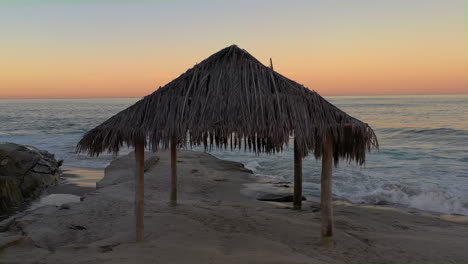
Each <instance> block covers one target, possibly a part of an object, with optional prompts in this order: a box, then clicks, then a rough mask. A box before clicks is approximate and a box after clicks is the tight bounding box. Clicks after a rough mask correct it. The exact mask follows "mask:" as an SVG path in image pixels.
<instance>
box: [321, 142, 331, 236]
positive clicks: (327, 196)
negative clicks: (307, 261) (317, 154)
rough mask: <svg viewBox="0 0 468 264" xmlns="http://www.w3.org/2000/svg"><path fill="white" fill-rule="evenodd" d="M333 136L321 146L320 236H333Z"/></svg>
mask: <svg viewBox="0 0 468 264" xmlns="http://www.w3.org/2000/svg"><path fill="white" fill-rule="evenodd" d="M332 163H333V137H332V136H328V137H327V139H326V141H325V145H324V147H323V156H322V177H321V195H320V207H321V209H320V211H321V218H322V237H323V238H331V237H333V205H332V183H333V181H332V169H333V167H332V166H333V164H332Z"/></svg>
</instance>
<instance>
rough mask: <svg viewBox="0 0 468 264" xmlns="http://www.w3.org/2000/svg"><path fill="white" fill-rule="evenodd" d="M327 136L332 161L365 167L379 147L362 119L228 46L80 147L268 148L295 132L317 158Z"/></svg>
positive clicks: (274, 147)
mask: <svg viewBox="0 0 468 264" xmlns="http://www.w3.org/2000/svg"><path fill="white" fill-rule="evenodd" d="M327 135H332V136H333V138H334V150H333V155H334V159H335V161H338V159H339V158H344V159H347V160H350V161H351V160H354V161H356V162H358V163H359V164H363V163H364V161H365V156H366V151H369V150H370V148H371V147H372V146H375V147H377V146H378V143H377V138H376V136H375V134H374V132H373V130H372V129H371V128H370V127H369V126H368V125H367V124H366V123H363V122H361V121H359V120H357V119H355V118H353V117H351V116H349V115H348V114H346V113H345V112H343V111H341V110H340V109H338V108H337V107H335V106H333V105H332V104H330V103H329V102H328V101H327V100H325V99H324V98H322V97H321V96H320V95H318V94H317V93H316V92H314V91H311V90H309V89H307V88H305V87H304V86H303V85H301V84H299V83H296V82H294V81H292V80H290V79H288V78H286V77H284V76H283V75H281V74H279V73H277V72H275V71H274V70H272V69H271V68H270V67H266V66H264V65H263V64H262V63H260V62H259V61H258V60H257V59H256V58H254V57H253V56H252V55H250V54H249V53H248V52H247V51H245V50H243V49H240V48H239V47H237V46H235V45H233V46H230V47H227V48H225V49H223V50H221V51H219V52H217V53H215V54H213V55H211V56H210V57H209V58H207V59H205V60H204V61H202V62H201V63H199V64H197V65H195V66H194V67H193V68H191V69H189V70H188V71H187V72H185V73H184V74H182V75H181V76H179V77H178V78H176V79H175V80H173V81H172V82H170V83H168V84H167V85H165V86H164V87H162V88H159V89H158V90H156V91H155V92H153V93H152V94H150V95H148V96H145V97H144V98H143V99H141V100H140V101H138V102H137V103H135V104H134V105H133V106H131V107H129V108H127V109H125V110H123V111H121V112H120V113H118V114H116V115H114V116H113V117H111V118H110V119H109V120H107V121H105V122H104V123H102V124H101V125H99V126H98V127H96V128H94V129H92V130H91V131H89V132H88V133H86V134H85V136H84V137H83V139H81V141H80V142H79V143H78V150H79V151H81V152H89V154H91V155H98V154H99V153H102V152H104V151H106V150H108V151H111V152H117V151H119V149H120V147H121V146H122V145H123V144H127V145H128V146H134V145H135V142H137V141H144V142H147V143H148V145H149V148H150V149H152V150H157V149H158V148H160V147H162V148H163V149H167V148H169V146H170V142H171V141H173V140H176V141H177V142H178V144H179V145H181V146H186V145H187V144H190V145H204V146H205V147H207V148H211V147H213V146H215V147H230V148H241V147H244V148H248V149H249V150H252V151H255V152H267V153H268V152H277V151H281V150H282V149H283V147H284V146H285V145H287V144H288V142H289V139H290V137H291V136H294V137H295V139H296V142H297V148H298V151H299V152H300V153H301V155H302V156H303V157H304V156H306V155H307V154H309V153H310V152H312V153H314V155H315V157H316V158H319V157H321V156H322V150H323V142H324V141H325V138H326V136H327ZM146 139H147V141H146Z"/></svg>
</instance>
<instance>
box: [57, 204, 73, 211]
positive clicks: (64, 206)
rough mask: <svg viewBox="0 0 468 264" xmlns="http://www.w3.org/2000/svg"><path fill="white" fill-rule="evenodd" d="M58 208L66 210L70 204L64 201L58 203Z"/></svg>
mask: <svg viewBox="0 0 468 264" xmlns="http://www.w3.org/2000/svg"><path fill="white" fill-rule="evenodd" d="M59 209H60V210H68V209H70V204H67V203H64V204H62V205H60V207H59Z"/></svg>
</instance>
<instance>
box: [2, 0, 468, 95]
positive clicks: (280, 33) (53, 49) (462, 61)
mask: <svg viewBox="0 0 468 264" xmlns="http://www.w3.org/2000/svg"><path fill="white" fill-rule="evenodd" d="M467 16H468V0H447V1H442V0H392V1H384V0H353V1H347V0H346V1H345V0H323V1H319V0H315V1H314V0H304V1H301V0H290V1H281V0H237V1H236V0H229V1H228V0H226V1H222V0H200V1H182V0H174V1H163V0H159V1H158V0H146V1H145V0H140V1H129V0H0V98H88V97H142V96H145V95H147V94H149V93H151V92H153V91H154V90H156V89H158V87H160V86H164V85H165V84H166V83H168V82H170V81H171V80H173V79H175V78H177V77H178V76H179V75H180V74H182V73H183V72H185V71H186V70H187V69H188V68H191V67H193V66H194V65H195V63H197V62H200V61H202V60H203V59H205V58H206V57H208V56H209V55H211V54H212V53H215V52H217V51H219V50H221V49H222V48H225V47H227V46H229V45H232V44H237V45H238V46H239V47H241V48H243V49H246V50H247V51H249V53H251V54H252V55H253V56H255V57H257V58H258V59H259V60H260V61H261V62H263V63H264V64H266V65H268V64H269V59H270V58H272V59H273V64H274V68H275V71H277V72H279V73H281V74H283V75H285V76H286V77H288V78H290V79H293V80H295V81H297V82H299V83H301V84H303V85H305V86H306V87H308V88H310V89H312V90H315V91H317V92H319V93H320V94H322V95H326V96H327V95H400V94H466V93H468V31H467V30H468V29H467V28H468V18H467Z"/></svg>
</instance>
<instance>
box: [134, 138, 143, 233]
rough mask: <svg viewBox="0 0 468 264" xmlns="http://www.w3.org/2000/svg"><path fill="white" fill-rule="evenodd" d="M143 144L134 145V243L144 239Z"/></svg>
mask: <svg viewBox="0 0 468 264" xmlns="http://www.w3.org/2000/svg"><path fill="white" fill-rule="evenodd" d="M144 168H145V144H144V142H138V143H136V144H135V232H136V241H142V240H143V238H144V225H145V224H144V215H145V201H144V200H145V179H144V177H145V172H144V170H145V169H144Z"/></svg>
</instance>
